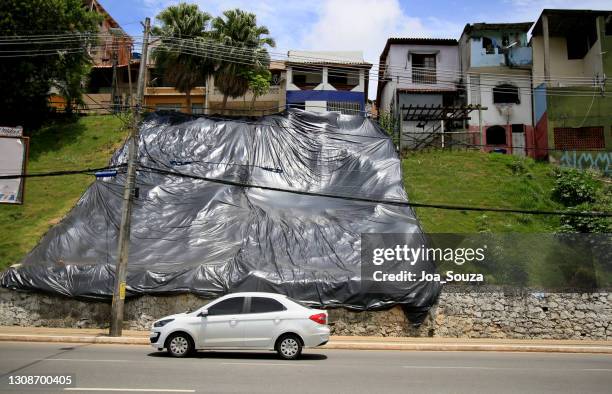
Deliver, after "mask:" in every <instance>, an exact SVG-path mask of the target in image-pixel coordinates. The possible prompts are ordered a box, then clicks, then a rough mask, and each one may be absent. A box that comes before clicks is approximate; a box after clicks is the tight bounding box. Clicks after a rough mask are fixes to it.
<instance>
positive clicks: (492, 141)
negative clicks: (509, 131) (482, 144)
mask: <svg viewBox="0 0 612 394" xmlns="http://www.w3.org/2000/svg"><path fill="white" fill-rule="evenodd" d="M487 145H506V129H504V128H503V127H502V126H491V127H489V128H488V129H487Z"/></svg>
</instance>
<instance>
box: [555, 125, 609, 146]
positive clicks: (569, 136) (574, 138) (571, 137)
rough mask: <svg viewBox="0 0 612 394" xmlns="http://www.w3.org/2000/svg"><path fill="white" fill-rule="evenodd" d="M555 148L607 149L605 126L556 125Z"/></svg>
mask: <svg viewBox="0 0 612 394" xmlns="http://www.w3.org/2000/svg"><path fill="white" fill-rule="evenodd" d="M554 136H555V149H562V150H591V149H605V147H606V144H605V141H604V129H603V127H601V126H600V127H555V130H554Z"/></svg>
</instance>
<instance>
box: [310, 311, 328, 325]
mask: <svg viewBox="0 0 612 394" xmlns="http://www.w3.org/2000/svg"><path fill="white" fill-rule="evenodd" d="M309 319H310V320H312V321H313V322H315V323H319V324H327V316H326V315H325V313H317V314H316V315H312V316H310V317H309Z"/></svg>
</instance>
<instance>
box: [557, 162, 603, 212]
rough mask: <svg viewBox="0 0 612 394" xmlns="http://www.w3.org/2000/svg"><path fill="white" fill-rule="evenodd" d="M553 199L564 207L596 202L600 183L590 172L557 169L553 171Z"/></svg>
mask: <svg viewBox="0 0 612 394" xmlns="http://www.w3.org/2000/svg"><path fill="white" fill-rule="evenodd" d="M554 176H555V186H554V187H553V190H552V195H553V198H554V199H555V200H556V201H558V202H560V203H561V204H563V205H565V206H566V207H575V206H577V205H580V204H584V203H592V202H595V201H596V200H597V195H598V192H599V190H600V189H601V183H600V182H599V181H597V180H596V179H595V178H594V177H593V174H592V173H591V172H587V171H579V170H575V169H567V168H557V169H555V170H554Z"/></svg>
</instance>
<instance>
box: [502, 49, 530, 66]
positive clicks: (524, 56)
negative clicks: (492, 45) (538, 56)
mask: <svg viewBox="0 0 612 394" xmlns="http://www.w3.org/2000/svg"><path fill="white" fill-rule="evenodd" d="M532 63H533V54H532V51H531V47H511V48H510V49H508V65H509V66H514V67H521V66H531V64H532Z"/></svg>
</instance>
